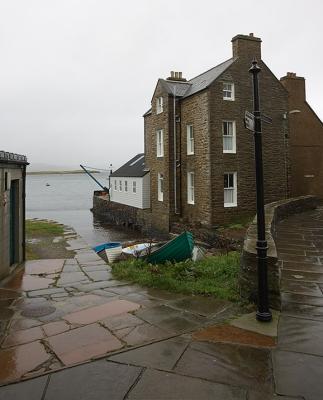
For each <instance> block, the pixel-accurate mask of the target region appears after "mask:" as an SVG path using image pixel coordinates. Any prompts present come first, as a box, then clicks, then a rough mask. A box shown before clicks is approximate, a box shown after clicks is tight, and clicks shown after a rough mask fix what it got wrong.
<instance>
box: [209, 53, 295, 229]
mask: <svg viewBox="0 0 323 400" xmlns="http://www.w3.org/2000/svg"><path fill="white" fill-rule="evenodd" d="M252 59H253V57H252V55H251V54H246V55H244V56H240V57H239V58H238V59H237V60H236V61H235V62H234V63H233V64H232V65H231V67H230V68H229V69H228V70H227V71H226V72H225V73H223V74H222V76H221V77H220V78H219V79H217V81H216V82H214V84H213V85H211V87H210V90H209V103H210V144H211V145H210V157H211V182H212V184H211V185H212V221H213V224H222V223H228V222H230V221H232V220H234V219H236V218H237V217H240V216H242V215H252V214H253V213H254V212H255V204H256V190H255V166H254V165H255V161H254V137H253V133H252V132H250V131H249V130H247V129H245V127H244V125H243V116H244V113H245V111H246V110H248V111H252V110H253V104H252V81H251V76H250V75H251V74H250V73H249V72H248V69H249V68H250V66H251V61H252ZM259 64H260V67H261V68H262V71H261V73H260V74H259V75H260V77H259V80H260V97H261V111H262V113H264V114H266V115H268V116H270V117H271V118H272V120H273V121H272V124H271V125H268V124H264V123H263V135H262V140H263V165H264V181H265V202H266V203H270V202H273V201H277V200H280V199H283V198H286V197H288V187H287V181H288V179H287V175H288V168H287V166H288V141H287V139H286V138H285V135H286V133H287V129H288V126H286V121H285V120H284V119H283V114H284V112H285V111H286V109H287V107H288V99H287V92H286V90H285V89H284V88H283V87H282V85H281V84H280V82H279V81H278V80H277V79H276V78H275V77H274V75H273V74H272V73H271V71H270V70H269V69H268V68H267V67H266V65H265V64H264V63H263V62H259ZM223 82H234V83H235V100H234V101H225V100H223V99H222V88H223ZM223 120H235V122H236V154H224V153H223V138H222V121H223ZM225 172H237V187H238V189H237V207H230V208H224V206H223V202H224V198H223V196H224V194H223V174H224V173H225Z"/></svg>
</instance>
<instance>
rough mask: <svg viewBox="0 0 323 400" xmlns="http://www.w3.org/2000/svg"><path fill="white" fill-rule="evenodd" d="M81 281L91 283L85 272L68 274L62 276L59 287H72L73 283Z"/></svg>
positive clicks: (58, 282)
mask: <svg viewBox="0 0 323 400" xmlns="http://www.w3.org/2000/svg"><path fill="white" fill-rule="evenodd" d="M81 281H89V279H88V277H87V276H86V275H85V274H84V273H83V272H66V273H62V274H61V275H60V278H59V279H58V281H57V286H63V285H67V286H72V284H73V283H79V282H81Z"/></svg>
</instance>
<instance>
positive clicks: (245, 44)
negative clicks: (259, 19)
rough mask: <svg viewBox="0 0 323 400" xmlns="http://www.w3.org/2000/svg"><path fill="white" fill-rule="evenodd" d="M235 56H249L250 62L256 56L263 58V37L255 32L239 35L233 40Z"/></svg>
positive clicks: (259, 58) (257, 58)
mask: <svg viewBox="0 0 323 400" xmlns="http://www.w3.org/2000/svg"><path fill="white" fill-rule="evenodd" d="M231 42H232V53H233V57H234V58H236V57H240V58H248V60H250V62H251V61H252V60H253V59H254V58H256V60H257V61H259V60H261V39H260V38H258V37H255V36H254V34H253V33H249V35H237V36H235V37H234V38H233V39H232V40H231Z"/></svg>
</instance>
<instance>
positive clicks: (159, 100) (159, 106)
mask: <svg viewBox="0 0 323 400" xmlns="http://www.w3.org/2000/svg"><path fill="white" fill-rule="evenodd" d="M163 111H164V107H163V98H162V97H157V99H156V114H161V113H162V112H163Z"/></svg>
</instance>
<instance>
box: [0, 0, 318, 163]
mask: <svg viewBox="0 0 323 400" xmlns="http://www.w3.org/2000/svg"><path fill="white" fill-rule="evenodd" d="M322 4H323V2H322V1H321V0H310V1H309V0H307V1H304V0H280V1H279V0H270V1H258V2H255V1H254V0H253V1H239V0H236V1H232V0H226V1H215V0H195V1H192V0H186V1H181V0H180V1H168V0H162V1H161V0H133V1H131V0H125V1H109V0H0V139H1V140H0V150H1V149H3V150H7V151H11V152H16V153H22V154H26V155H27V156H28V159H29V161H30V162H31V163H34V164H35V166H37V164H39V163H46V164H52V165H62V166H69V167H72V168H74V167H77V166H78V164H80V163H84V164H86V165H90V166H95V167H96V166H97V167H104V166H108V165H109V164H110V163H112V164H113V165H114V166H115V167H117V166H120V164H122V163H123V162H125V161H127V160H128V159H129V158H130V157H132V156H133V155H135V154H136V153H138V152H142V151H143V118H142V114H143V113H144V112H145V111H146V110H147V109H148V108H149V107H150V101H151V96H152V94H153V91H154V88H155V85H156V82H157V79H158V78H160V77H161V78H166V77H167V76H169V72H170V70H176V71H183V75H184V77H186V78H187V79H190V78H192V77H194V76H195V75H198V74H200V73H201V72H203V71H205V70H207V69H209V68H211V67H213V66H215V65H217V64H219V63H220V62H222V61H224V60H226V59H228V58H230V57H231V55H232V50H231V39H232V37H233V36H235V35H236V34H238V33H242V34H249V33H250V32H254V34H255V36H258V37H261V39H262V41H263V43H262V58H263V60H264V61H265V62H266V63H267V65H268V66H269V68H271V70H272V71H273V73H274V74H275V75H276V76H277V77H278V78H280V77H281V76H283V75H285V74H286V72H287V71H291V72H296V73H297V75H299V76H304V77H305V78H306V88H307V100H308V102H309V103H310V105H311V106H312V107H313V108H314V110H315V111H316V112H317V114H318V115H319V117H320V118H321V119H323V100H322V98H323V77H322V72H323V44H322V41H323V23H322V15H323V5H322ZM246 73H247V71H246Z"/></svg>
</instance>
